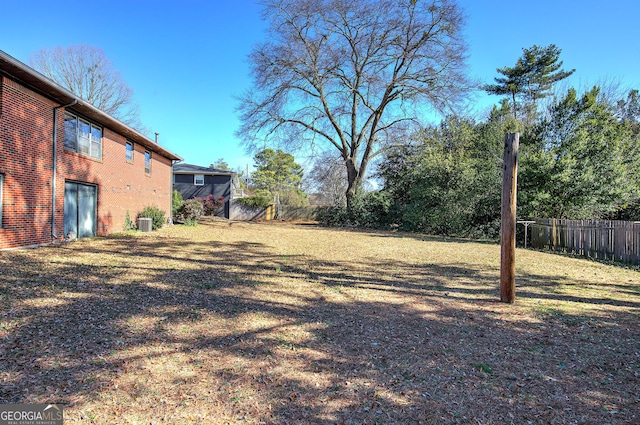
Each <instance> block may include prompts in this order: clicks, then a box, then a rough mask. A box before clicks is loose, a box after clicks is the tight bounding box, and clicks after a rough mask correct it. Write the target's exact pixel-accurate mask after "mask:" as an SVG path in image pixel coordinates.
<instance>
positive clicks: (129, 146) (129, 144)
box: [126, 142, 133, 162]
mask: <svg viewBox="0 0 640 425" xmlns="http://www.w3.org/2000/svg"><path fill="white" fill-rule="evenodd" d="M126 146H127V151H126V158H127V161H129V162H133V142H127V145H126Z"/></svg>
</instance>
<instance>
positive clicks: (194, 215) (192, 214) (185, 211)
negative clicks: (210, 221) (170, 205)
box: [176, 198, 204, 226]
mask: <svg viewBox="0 0 640 425" xmlns="http://www.w3.org/2000/svg"><path fill="white" fill-rule="evenodd" d="M203 213H204V207H203V206H202V199H200V198H193V199H188V200H186V201H184V202H183V203H182V206H180V208H178V211H177V213H176V220H177V221H179V222H180V223H183V224H187V225H189V226H195V225H196V224H197V223H198V220H200V217H201V216H202V214H203Z"/></svg>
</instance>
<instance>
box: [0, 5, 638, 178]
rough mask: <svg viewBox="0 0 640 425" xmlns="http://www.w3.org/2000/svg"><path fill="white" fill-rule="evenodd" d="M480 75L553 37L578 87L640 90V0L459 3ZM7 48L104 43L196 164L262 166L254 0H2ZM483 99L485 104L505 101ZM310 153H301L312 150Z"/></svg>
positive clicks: (260, 27)
mask: <svg viewBox="0 0 640 425" xmlns="http://www.w3.org/2000/svg"><path fill="white" fill-rule="evenodd" d="M459 4H460V5H461V6H462V7H463V8H464V9H465V11H466V14H467V15H468V17H467V26H466V35H467V41H468V44H469V53H470V57H469V71H470V74H471V75H472V76H473V77H475V78H478V79H481V80H483V81H485V82H491V81H492V80H493V77H495V76H497V73H496V71H495V70H496V68H499V67H503V66H506V65H509V66H510V65H513V64H514V63H515V61H516V60H517V59H518V57H520V55H521V53H522V48H523V47H530V46H532V45H533V44H537V45H539V46H546V45H548V44H551V43H554V44H556V45H557V46H558V47H560V48H561V49H562V56H561V58H562V60H563V61H564V65H565V69H571V68H576V72H575V74H574V75H573V76H572V77H571V80H570V83H571V84H572V85H575V86H578V87H583V86H586V85H593V84H596V83H598V82H601V81H605V80H617V81H619V82H620V83H621V84H622V86H623V87H627V88H639V89H640V52H639V50H640V33H639V32H638V31H637V18H638V16H640V2H636V1H634V0H624V1H622V0H610V1H608V2H602V1H594V0H582V1H578V0H555V1H548V0H535V1H528V0H511V1H509V0H482V1H480V0H475V1H474V0H459ZM0 9H1V10H2V17H1V18H0V50H3V51H5V52H6V53H8V54H9V55H11V56H13V57H15V58H17V59H18V60H20V61H22V62H24V63H27V64H28V63H29V57H30V56H31V55H32V54H33V53H34V52H36V51H38V50H39V49H41V48H50V47H55V46H68V45H72V44H88V45H94V46H98V47H101V48H102V49H103V50H104V51H105V54H106V56H107V57H108V58H109V59H110V60H111V61H112V62H113V64H114V67H115V68H116V69H118V70H119V71H120V73H121V74H122V75H123V77H124V79H125V80H126V82H127V83H128V84H129V86H131V88H132V89H133V90H134V92H135V99H136V101H137V102H138V103H139V104H140V108H141V112H142V120H143V122H144V124H145V125H146V126H147V127H149V128H150V129H151V130H152V131H154V132H155V131H157V132H159V133H160V136H159V140H160V144H161V145H163V146H164V147H165V148H167V149H169V150H171V151H173V152H174V153H176V154H178V155H180V156H182V157H183V158H184V159H185V161H186V162H188V163H194V164H199V165H209V164H210V163H212V162H214V161H215V160H216V159H218V158H221V157H222V158H225V160H226V161H227V162H228V163H229V164H230V165H231V166H232V167H233V168H234V169H235V168H237V167H241V168H243V169H244V167H245V166H246V165H247V164H249V166H251V165H252V160H251V157H252V155H251V154H247V153H246V152H245V151H244V149H243V148H242V146H240V144H239V141H238V140H237V139H236V138H235V136H234V132H235V131H236V130H237V128H238V126H239V121H238V118H237V116H236V113H235V107H236V101H235V98H234V96H237V95H239V94H241V93H242V92H243V91H245V90H247V89H248V88H249V87H250V79H249V65H248V62H247V55H248V54H249V52H250V51H251V48H252V46H254V45H255V44H257V43H259V42H260V41H261V40H262V39H263V38H264V37H265V35H264V28H265V26H264V24H263V23H262V21H261V19H260V7H259V5H257V4H256V3H255V2H254V1H252V0H233V1H218V0H210V1H192V0H182V1H179V2H178V1H164V2H163V1H136V0H127V1H122V0H108V1H104V0H97V1H94V0H92V1H86V0H85V1H82V2H80V1H76V0H66V1H64V2H52V1H40V0H37V1H9V0H5V1H2V2H1V6H0ZM498 100H499V99H498V98H497V97H487V96H481V97H479V98H478V101H477V105H478V106H477V110H478V111H479V113H483V112H484V111H485V110H486V109H487V108H488V107H489V106H490V105H492V104H493V103H496V102H498ZM301 160H302V158H301Z"/></svg>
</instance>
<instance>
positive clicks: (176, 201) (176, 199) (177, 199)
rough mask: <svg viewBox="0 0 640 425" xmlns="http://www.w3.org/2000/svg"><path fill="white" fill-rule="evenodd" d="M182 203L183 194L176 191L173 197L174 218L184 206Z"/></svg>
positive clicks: (172, 211)
mask: <svg viewBox="0 0 640 425" xmlns="http://www.w3.org/2000/svg"><path fill="white" fill-rule="evenodd" d="M182 201H183V199H182V194H181V193H180V192H178V191H177V190H174V191H173V194H172V195H171V216H172V217H173V218H175V217H176V213H177V212H178V209H180V207H181V206H182Z"/></svg>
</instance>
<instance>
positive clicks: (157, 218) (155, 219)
mask: <svg viewBox="0 0 640 425" xmlns="http://www.w3.org/2000/svg"><path fill="white" fill-rule="evenodd" d="M141 217H142V218H150V219H151V228H152V229H153V230H158V229H160V228H161V227H162V226H163V225H164V223H165V212H164V211H162V210H161V209H160V208H158V207H157V206H155V205H149V206H147V207H144V209H143V210H142V211H141V212H140V214H138V218H141Z"/></svg>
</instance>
